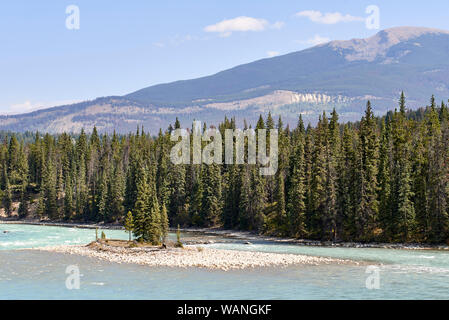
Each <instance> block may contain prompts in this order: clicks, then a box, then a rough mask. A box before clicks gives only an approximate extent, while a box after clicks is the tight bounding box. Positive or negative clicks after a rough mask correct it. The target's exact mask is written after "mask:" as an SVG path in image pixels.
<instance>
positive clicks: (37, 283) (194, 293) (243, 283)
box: [0, 224, 449, 299]
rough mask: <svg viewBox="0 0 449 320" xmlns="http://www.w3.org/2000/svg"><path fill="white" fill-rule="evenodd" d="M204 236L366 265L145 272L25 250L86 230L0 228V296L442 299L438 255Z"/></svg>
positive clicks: (442, 255)
mask: <svg viewBox="0 0 449 320" xmlns="http://www.w3.org/2000/svg"><path fill="white" fill-rule="evenodd" d="M4 231H8V232H6V233H4ZM104 232H105V233H106V235H107V237H108V238H120V239H127V238H128V234H127V233H125V232H124V231H120V230H105V231H104ZM100 233H101V230H100ZM183 236H187V235H183ZM188 236H189V237H191V236H192V234H189V235H188ZM170 237H172V238H174V235H170ZM212 238H213V239H214V243H213V244H208V245H204V246H208V247H213V248H222V249H231V250H249V251H263V252H278V253H292V254H307V255H314V256H324V257H336V258H345V259H353V260H358V261H365V262H366V263H363V264H361V265H358V266H357V265H319V266H291V267H285V268H279V267H276V268H273V267H267V268H254V269H246V270H238V271H218V270H207V269H200V268H187V269H183V268H150V267H146V266H140V265H132V264H117V263H110V262H105V261H100V260H97V259H93V258H88V257H81V256H75V255H65V254H59V253H51V252H43V251H36V250H29V249H31V248H36V247H43V246H52V245H61V244H68V245H73V244H87V243H89V242H90V241H92V240H94V239H95V231H94V230H91V229H78V228H63V227H48V226H31V225H11V224H0V299H449V252H446V251H437V250H395V249H373V248H327V247H308V246H299V245H293V244H279V243H274V242H268V241H253V244H251V245H248V244H245V243H244V241H242V240H235V239H229V238H221V237H212ZM70 265H76V266H78V267H79V270H80V273H81V282H80V288H79V289H78V290H68V289H67V288H66V279H67V276H68V274H66V268H67V266H70ZM369 265H374V266H376V268H377V273H375V274H376V275H378V279H379V282H378V284H379V286H378V287H377V289H368V288H367V285H366V282H367V278H368V277H370V276H372V275H373V273H367V268H368V266H369ZM371 270H372V269H371Z"/></svg>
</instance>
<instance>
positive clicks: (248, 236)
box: [0, 218, 449, 251]
mask: <svg viewBox="0 0 449 320" xmlns="http://www.w3.org/2000/svg"><path fill="white" fill-rule="evenodd" d="M0 224H25V225H37V226H51V227H65V228H80V229H96V228H98V229H105V230H124V227H123V226H121V225H119V224H102V223H77V222H54V221H40V220H10V219H4V218H1V219H0ZM170 231H171V232H176V229H175V228H170ZM180 231H181V232H191V233H201V234H204V235H213V236H221V237H225V238H232V239H239V240H247V241H270V242H276V243H284V244H296V245H302V246H312V247H314V246H315V247H332V248H378V249H398V250H443V251H449V246H448V245H445V244H435V245H431V244H420V243H374V242H373V243H361V242H331V241H319V240H307V239H294V238H280V237H275V236H264V235H259V234H256V233H252V232H249V231H238V230H225V229H209V228H181V229H180ZM189 242H190V241H189ZM191 243H192V244H207V243H209V242H208V241H204V242H202V241H199V242H191Z"/></svg>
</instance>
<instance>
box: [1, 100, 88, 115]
mask: <svg viewBox="0 0 449 320" xmlns="http://www.w3.org/2000/svg"><path fill="white" fill-rule="evenodd" d="M81 101H83V100H62V101H53V102H31V101H29V100H27V101H25V102H23V103H17V104H13V105H10V106H9V108H8V109H6V110H5V111H3V112H2V113H3V114H21V113H28V112H32V111H36V110H39V109H46V108H51V107H55V106H63V105H69V104H74V103H78V102H81Z"/></svg>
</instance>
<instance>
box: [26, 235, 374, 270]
mask: <svg viewBox="0 0 449 320" xmlns="http://www.w3.org/2000/svg"><path fill="white" fill-rule="evenodd" d="M31 250H39V251H46V252H54V253H61V254H70V255H80V256H85V257H90V258H95V259H100V260H104V261H109V262H114V263H119V264H121V263H129V264H138V265H145V266H149V267H178V268H192V267H193V268H206V269H211V270H221V271H228V270H242V269H251V268H259V267H287V266H293V265H313V266H318V265H325V264H339V265H343V264H345V265H348V264H349V265H363V264H365V262H360V261H353V260H347V259H338V258H326V257H315V256H307V255H297V254H281V253H266V252H250V251H235V250H223V249H210V248H203V247H195V246H193V245H190V246H186V247H185V248H167V249H160V248H157V247H152V248H129V247H118V246H110V245H107V244H104V243H102V242H92V243H90V244H89V245H87V246H79V245H76V246H67V245H63V246H54V247H43V248H35V249H31Z"/></svg>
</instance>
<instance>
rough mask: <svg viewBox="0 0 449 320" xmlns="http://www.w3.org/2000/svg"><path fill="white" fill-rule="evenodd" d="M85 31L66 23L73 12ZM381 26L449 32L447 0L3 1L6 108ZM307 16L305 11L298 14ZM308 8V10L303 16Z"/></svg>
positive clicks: (0, 33)
mask: <svg viewBox="0 0 449 320" xmlns="http://www.w3.org/2000/svg"><path fill="white" fill-rule="evenodd" d="M69 5H76V6H77V7H78V8H79V10H80V28H79V29H78V30H69V29H67V28H66V19H67V17H68V16H69V15H68V14H66V8H67V6H69ZM369 5H376V6H377V7H378V8H379V10H380V29H385V28H390V27H394V26H423V27H432V28H441V29H448V30H449V19H447V12H448V11H449V4H448V2H447V0H429V1H426V2H425V3H423V2H421V3H418V2H413V3H412V2H411V1H402V0H395V1H383V0H382V1H376V0H374V1H373V0H371V1H360V0H359V1H355V0H354V1H350V0H346V1H345V2H343V1H338V3H337V1H324V0H323V1H320V0H315V1H298V0H296V1H290V0H278V1H274V0H271V1H268V0H257V1H256V0H238V1H237V0H236V1H234V0H221V1H218V0H189V1H174V0H166V1H137V0H134V1H133V0H128V1H122V0H115V1H103V0H89V1H88V0H70V1H61V0H53V1H51V0H40V1H29V0H26V1H23V0H15V1H12V0H5V1H2V2H1V3H0V41H1V44H2V45H1V47H0V49H1V50H0V87H1V91H0V113H2V114H5V113H21V112H27V111H30V110H33V109H36V108H39V107H50V106H54V105H60V104H65V103H71V102H75V101H81V100H86V99H94V98H96V97H100V96H109V95H123V94H126V93H130V92H133V91H135V90H138V89H141V88H143V87H146V86H149V85H153V84H158V83H164V82H170V81H175V80H180V79H190V78H196V77H200V76H204V75H209V74H213V73H216V72H218V71H221V70H224V69H227V68H230V67H233V66H236V65H239V64H242V63H247V62H251V61H254V60H258V59H262V58H267V57H269V56H273V55H276V54H285V53H289V52H292V51H298V50H301V49H305V48H307V47H310V46H312V45H313V44H316V43H319V42H320V41H327V40H345V39H351V38H364V37H368V36H371V35H373V34H375V33H376V32H378V31H379V30H374V29H367V28H366V26H365V22H364V21H363V19H365V18H366V17H367V14H366V13H365V9H366V7H367V6H369ZM301 12H302V13H301ZM298 13H301V14H298Z"/></svg>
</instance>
